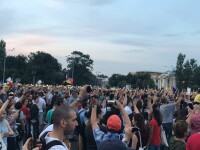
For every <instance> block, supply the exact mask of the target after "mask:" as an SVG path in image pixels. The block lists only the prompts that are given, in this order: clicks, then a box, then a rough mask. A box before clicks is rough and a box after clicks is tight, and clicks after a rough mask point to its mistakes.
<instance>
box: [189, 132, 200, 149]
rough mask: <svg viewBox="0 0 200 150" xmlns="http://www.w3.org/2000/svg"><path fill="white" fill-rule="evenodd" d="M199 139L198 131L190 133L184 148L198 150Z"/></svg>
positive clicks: (199, 145) (199, 146)
mask: <svg viewBox="0 0 200 150" xmlns="http://www.w3.org/2000/svg"><path fill="white" fill-rule="evenodd" d="M199 139H200V134H199V133H195V134H192V135H191V136H190V137H189V138H188V140H187V144H186V150H199V149H200V142H199Z"/></svg>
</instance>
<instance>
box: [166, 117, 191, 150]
mask: <svg viewBox="0 0 200 150" xmlns="http://www.w3.org/2000/svg"><path fill="white" fill-rule="evenodd" d="M187 134H188V124H187V122H186V121H184V120H179V121H177V122H176V123H175V124H174V136H172V137H171V139H170V141H169V148H170V150H185V149H186V143H185V138H186V136H187Z"/></svg>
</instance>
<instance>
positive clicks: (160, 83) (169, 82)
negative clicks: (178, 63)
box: [132, 71, 176, 89]
mask: <svg viewBox="0 0 200 150" xmlns="http://www.w3.org/2000/svg"><path fill="white" fill-rule="evenodd" d="M135 73H149V74H150V75H151V78H152V79H153V80H154V83H155V85H156V88H158V89H161V88H164V89H172V88H173V87H176V78H175V75H174V73H173V72H171V71H167V72H164V73H162V72H150V71H140V72H135ZM135 73H132V74H135Z"/></svg>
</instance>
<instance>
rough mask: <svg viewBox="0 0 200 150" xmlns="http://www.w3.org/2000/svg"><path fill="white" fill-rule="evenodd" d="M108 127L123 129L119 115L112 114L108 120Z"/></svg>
mask: <svg viewBox="0 0 200 150" xmlns="http://www.w3.org/2000/svg"><path fill="white" fill-rule="evenodd" d="M107 127H108V129H110V130H114V131H119V130H120V129H121V120H120V118H119V117H118V116H117V115H112V116H110V117H109V118H108V120H107Z"/></svg>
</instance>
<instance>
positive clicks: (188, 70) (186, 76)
mask: <svg viewBox="0 0 200 150" xmlns="http://www.w3.org/2000/svg"><path fill="white" fill-rule="evenodd" d="M185 57H186V55H184V54H181V53H180V54H179V55H178V58H177V63H176V70H175V76H176V83H177V87H178V88H179V89H180V90H181V89H186V88H187V87H194V88H193V89H195V88H196V87H197V86H198V85H200V77H199V76H200V66H198V64H197V61H196V60H195V59H190V60H186V61H185Z"/></svg>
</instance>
